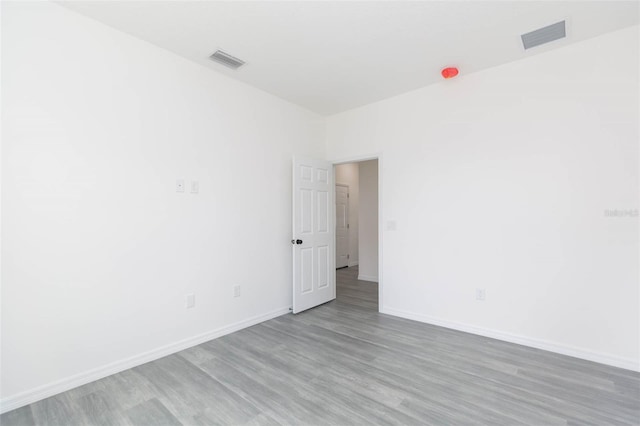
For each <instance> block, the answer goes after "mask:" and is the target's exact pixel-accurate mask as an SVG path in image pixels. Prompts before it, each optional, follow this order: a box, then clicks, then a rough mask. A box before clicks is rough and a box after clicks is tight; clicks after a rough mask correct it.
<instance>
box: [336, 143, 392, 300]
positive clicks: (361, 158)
mask: <svg viewBox="0 0 640 426" xmlns="http://www.w3.org/2000/svg"><path fill="white" fill-rule="evenodd" d="M369 160H378V312H383V311H384V309H383V307H384V303H383V299H384V297H383V295H384V291H383V288H384V284H383V279H382V265H383V263H382V259H383V256H382V255H383V250H382V247H383V246H382V240H383V233H382V231H383V226H382V224H383V223H384V221H383V219H384V218H383V216H382V206H383V204H382V203H383V199H384V198H383V193H382V179H383V176H382V153H381V152H377V153H373V154H370V155H358V156H353V157H347V158H340V159H337V160H329V162H330V163H331V164H333V181H334V183H335V182H336V166H337V165H339V164H347V163H360V162H363V161H369ZM333 216H334V217H335V216H336V194H335V184H334V185H333ZM333 250H334V253H336V230H335V227H334V230H333ZM334 274H335V269H334ZM334 279H335V278H334ZM336 284H337V281H336Z"/></svg>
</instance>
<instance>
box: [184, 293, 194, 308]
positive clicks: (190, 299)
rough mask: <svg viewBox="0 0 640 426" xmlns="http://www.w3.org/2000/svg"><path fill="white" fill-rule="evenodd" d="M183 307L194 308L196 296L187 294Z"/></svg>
mask: <svg viewBox="0 0 640 426" xmlns="http://www.w3.org/2000/svg"><path fill="white" fill-rule="evenodd" d="M184 299H185V300H184V307H185V308H187V309H191V308H194V307H195V306H196V295H195V294H193V293H189V294H187V295H186V296H185V297H184Z"/></svg>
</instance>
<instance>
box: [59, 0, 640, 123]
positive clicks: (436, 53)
mask: <svg viewBox="0 0 640 426" xmlns="http://www.w3.org/2000/svg"><path fill="white" fill-rule="evenodd" d="M60 3H61V4H63V5H64V6H65V7H68V8H70V9H73V10H75V11H77V12H79V13H81V14H83V15H86V16H89V17H91V18H94V19H96V20H98V21H101V22H104V23H105V24H107V25H110V26H112V27H114V28H117V29H119V30H122V31H124V32H126V33H129V34H131V35H134V36H136V37H139V38H141V39H143V40H147V41H149V42H151V43H153V44H155V45H157V46H160V47H163V48H165V49H168V50H170V51H172V52H174V53H176V54H178V55H180V56H183V57H185V58H188V59H190V60H193V61H195V62H197V63H199V64H202V65H204V66H206V67H209V68H211V69H212V70H216V71H218V72H221V73H223V74H226V75H228V76H230V77H232V78H235V79H238V80H241V81H243V82H245V83H248V84H250V85H252V86H255V87H257V88H260V89H262V90H265V91H267V92H269V93H272V94H274V95H276V96H279V97H281V98H284V99H287V100H289V101H291V102H294V103H296V104H298V105H301V106H303V107H305V108H307V109H310V110H312V111H315V112H318V113H320V114H334V113H337V112H341V111H344V110H347V109H351V108H354V107H357V106H361V105H364V104H367V103H370V102H374V101H378V100H381V99H384V98H388V97H391V96H394V95H398V94H400V93H403V92H407V91H410V90H413V89H416V88H419V87H423V86H426V85H428V84H433V83H436V82H439V81H441V80H442V77H441V76H440V70H441V69H442V68H443V67H445V66H448V65H453V66H457V67H458V68H459V69H460V76H459V77H458V78H464V75H465V74H469V73H472V72H474V71H478V70H482V69H485V68H489V67H492V66H496V65H499V64H503V63H506V62H510V61H515V60H518V59H521V58H524V57H527V56H530V55H535V54H537V53H540V52H544V51H547V50H550V49H555V48H558V47H561V46H564V45H566V44H568V43H575V42H577V41H580V40H584V39H587V38H590V37H595V36H597V35H600V34H603V33H606V32H609V31H613V30H616V29H620V28H624V27H627V26H630V25H634V24H637V23H638V13H639V6H638V4H639V3H638V2H636V1H626V2H618V1H601V2H582V1H579V2H578V1H568V2H555V1H515V2H506V1H494V2H485V1H440V2H435V1H420V2H395V1H394V2H391V1H389V2H372V1H365V2H351V1H316V2H309V1H296V2H293V1H289V2H287V1H284V2H268V1H262V2H245V1H235V2H234V1H227V2H217V1H86V0H85V1H68V2H60ZM562 19H567V38H566V39H564V40H560V41H556V42H553V43H550V44H547V45H544V46H540V47H537V48H534V49H531V50H529V51H526V52H525V51H524V49H523V48H522V44H521V41H520V34H522V33H525V32H528V31H531V30H534V29H537V28H539V27H542V26H546V25H549V24H552V23H554V22H557V21H560V20H562ZM218 48H221V49H223V50H225V51H226V52H228V53H230V54H231V55H234V56H236V57H238V58H240V59H242V60H244V61H246V62H247V65H245V66H244V67H242V68H240V69H239V70H238V71H232V70H228V69H227V68H225V67H223V66H221V65H218V64H216V63H214V62H212V61H210V60H209V59H208V57H209V55H211V54H212V53H213V52H214V51H215V50H216V49H218Z"/></svg>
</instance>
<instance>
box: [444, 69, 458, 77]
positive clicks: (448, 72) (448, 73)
mask: <svg viewBox="0 0 640 426" xmlns="http://www.w3.org/2000/svg"><path fill="white" fill-rule="evenodd" d="M456 75H458V68H456V67H447V68H445V69H443V70H442V76H443V77H444V78H445V79H449V78H453V77H455V76H456Z"/></svg>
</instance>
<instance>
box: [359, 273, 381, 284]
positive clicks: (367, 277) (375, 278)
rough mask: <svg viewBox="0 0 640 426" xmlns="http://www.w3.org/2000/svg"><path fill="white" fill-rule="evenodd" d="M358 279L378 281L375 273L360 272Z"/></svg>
mask: <svg viewBox="0 0 640 426" xmlns="http://www.w3.org/2000/svg"><path fill="white" fill-rule="evenodd" d="M358 279H359V280H360V281H371V282H373V283H377V282H378V277H374V276H373V275H362V274H358Z"/></svg>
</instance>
